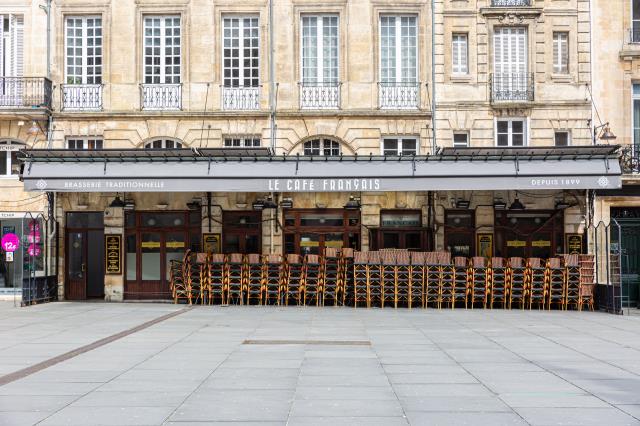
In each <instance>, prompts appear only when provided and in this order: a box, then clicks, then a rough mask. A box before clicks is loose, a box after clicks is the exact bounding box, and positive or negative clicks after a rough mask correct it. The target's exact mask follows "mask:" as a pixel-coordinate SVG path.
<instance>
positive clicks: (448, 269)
mask: <svg viewBox="0 0 640 426" xmlns="http://www.w3.org/2000/svg"><path fill="white" fill-rule="evenodd" d="M438 267H439V268H440V286H439V296H438V305H439V306H442V305H449V306H450V307H451V309H453V308H454V298H455V294H454V280H455V268H454V266H453V263H451V253H449V252H448V251H440V252H438Z"/></svg>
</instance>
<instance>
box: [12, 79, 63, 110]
mask: <svg viewBox="0 0 640 426" xmlns="http://www.w3.org/2000/svg"><path fill="white" fill-rule="evenodd" d="M52 87H53V86H52V84H51V80H49V79H48V78H45V77H0V108H47V109H51V91H52Z"/></svg>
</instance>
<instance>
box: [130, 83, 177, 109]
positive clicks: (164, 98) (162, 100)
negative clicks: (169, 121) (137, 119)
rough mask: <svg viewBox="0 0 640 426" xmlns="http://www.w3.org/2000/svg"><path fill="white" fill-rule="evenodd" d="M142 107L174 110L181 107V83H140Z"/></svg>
mask: <svg viewBox="0 0 640 426" xmlns="http://www.w3.org/2000/svg"><path fill="white" fill-rule="evenodd" d="M140 92H141V93H140V97H141V99H142V105H141V107H142V109H144V110H149V111H174V110H179V109H182V84H180V83H178V84H141V85H140Z"/></svg>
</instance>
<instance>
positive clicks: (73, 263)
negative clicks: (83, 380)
mask: <svg viewBox="0 0 640 426" xmlns="http://www.w3.org/2000/svg"><path fill="white" fill-rule="evenodd" d="M85 241H86V232H68V233H67V285H66V293H67V294H66V296H65V297H66V298H67V299H69V300H83V299H86V298H87V291H86V290H87V247H86V244H85Z"/></svg>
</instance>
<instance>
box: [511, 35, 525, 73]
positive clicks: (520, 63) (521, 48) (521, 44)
mask: <svg viewBox="0 0 640 426" xmlns="http://www.w3.org/2000/svg"><path fill="white" fill-rule="evenodd" d="M514 32H516V34H517V35H516V37H517V45H518V47H517V52H518V58H517V65H516V69H515V70H514V72H517V73H521V74H525V73H526V72H527V30H525V29H524V28H516V29H514Z"/></svg>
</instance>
